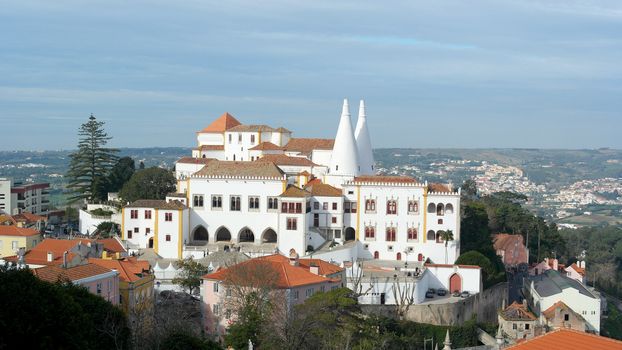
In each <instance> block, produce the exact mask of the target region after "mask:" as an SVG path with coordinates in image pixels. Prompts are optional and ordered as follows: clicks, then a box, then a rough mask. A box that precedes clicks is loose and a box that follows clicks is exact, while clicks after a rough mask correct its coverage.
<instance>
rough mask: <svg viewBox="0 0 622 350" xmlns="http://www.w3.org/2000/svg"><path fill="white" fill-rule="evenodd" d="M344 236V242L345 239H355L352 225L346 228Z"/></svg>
mask: <svg viewBox="0 0 622 350" xmlns="http://www.w3.org/2000/svg"><path fill="white" fill-rule="evenodd" d="M345 238H346V242H347V241H353V240H355V239H356V231H355V230H354V228H352V227H348V228H346V231H345Z"/></svg>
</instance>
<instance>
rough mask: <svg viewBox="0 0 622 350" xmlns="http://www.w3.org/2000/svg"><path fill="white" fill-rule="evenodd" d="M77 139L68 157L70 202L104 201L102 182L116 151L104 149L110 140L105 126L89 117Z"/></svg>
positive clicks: (79, 131) (81, 127) (114, 158)
mask: <svg viewBox="0 0 622 350" xmlns="http://www.w3.org/2000/svg"><path fill="white" fill-rule="evenodd" d="M78 136H79V141H78V150H77V151H76V152H74V153H72V154H71V155H70V157H71V162H70V164H69V170H68V172H67V178H68V179H69V184H68V185H67V188H68V189H69V190H70V191H71V192H72V196H71V197H69V200H70V202H75V201H78V200H83V199H100V200H105V199H106V198H105V197H104V198H102V186H103V182H104V180H102V179H105V178H106V177H107V176H108V171H109V170H110V168H111V167H112V164H113V163H114V161H115V160H116V156H115V153H116V152H118V150H116V149H113V148H107V147H106V144H107V143H108V141H110V139H112V137H110V136H108V134H107V133H106V132H105V131H104V122H101V121H97V119H96V118H95V117H94V116H93V115H92V114H91V116H90V117H89V121H88V122H86V123H84V124H82V125H81V126H80V129H79V130H78Z"/></svg>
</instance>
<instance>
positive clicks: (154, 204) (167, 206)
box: [124, 199, 187, 210]
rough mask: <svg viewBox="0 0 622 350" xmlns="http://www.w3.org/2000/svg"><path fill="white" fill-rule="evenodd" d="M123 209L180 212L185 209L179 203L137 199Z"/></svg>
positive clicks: (175, 201)
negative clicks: (152, 209)
mask: <svg viewBox="0 0 622 350" xmlns="http://www.w3.org/2000/svg"><path fill="white" fill-rule="evenodd" d="M124 208H154V209H164V210H182V209H186V208H187V207H186V206H185V205H184V204H183V203H182V202H180V201H177V200H174V201H169V202H167V201H165V200H160V199H139V200H136V201H134V202H132V203H130V204H128V205H126V206H125V207H124Z"/></svg>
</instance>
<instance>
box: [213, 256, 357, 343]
mask: <svg viewBox="0 0 622 350" xmlns="http://www.w3.org/2000/svg"><path fill="white" fill-rule="evenodd" d="M292 250H293V249H292ZM234 271H245V272H242V273H239V272H234ZM234 274H235V276H234ZM241 274H245V275H244V276H248V278H246V277H244V276H240V275H241ZM262 275H271V276H272V278H274V281H273V282H270V283H271V284H273V287H274V288H275V291H276V292H277V293H278V294H277V295H278V296H277V297H278V298H283V299H284V300H283V303H284V305H286V307H287V308H288V309H289V308H290V307H292V306H293V305H296V304H301V303H303V302H304V301H305V300H306V299H308V298H309V297H311V296H312V295H313V294H315V293H317V292H326V291H330V290H332V289H336V288H340V287H343V286H344V285H345V282H344V281H345V270H344V269H343V268H341V267H339V266H336V265H333V264H330V263H328V262H325V261H323V260H320V259H299V258H298V254H296V252H295V251H292V252H290V257H289V258H287V257H285V256H282V255H279V254H275V255H269V256H264V257H260V258H255V259H251V260H247V261H245V262H242V263H239V264H237V265H234V266H232V267H229V268H227V269H221V270H217V271H216V272H213V273H210V274H207V275H205V276H203V280H204V281H203V293H202V296H203V302H204V308H205V312H204V321H205V322H204V325H205V331H206V332H207V333H211V334H218V335H222V334H224V333H225V331H226V328H227V327H228V326H229V325H230V324H231V323H232V322H233V321H234V320H235V315H233V314H232V313H231V312H230V310H228V309H227V305H226V302H225V300H226V298H227V296H230V292H229V291H227V288H226V284H230V283H236V282H235V281H239V283H240V284H241V285H242V284H243V285H250V286H249V287H248V288H251V289H252V288H260V287H261V284H262V281H261V278H262V277H257V276H262ZM245 278H246V280H245ZM236 285H237V284H236Z"/></svg>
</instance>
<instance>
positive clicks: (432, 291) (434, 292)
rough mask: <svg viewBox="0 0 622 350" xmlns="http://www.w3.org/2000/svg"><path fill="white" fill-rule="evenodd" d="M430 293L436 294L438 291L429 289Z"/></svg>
mask: <svg viewBox="0 0 622 350" xmlns="http://www.w3.org/2000/svg"><path fill="white" fill-rule="evenodd" d="M428 293H432V294H436V289H434V288H429V289H428Z"/></svg>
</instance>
